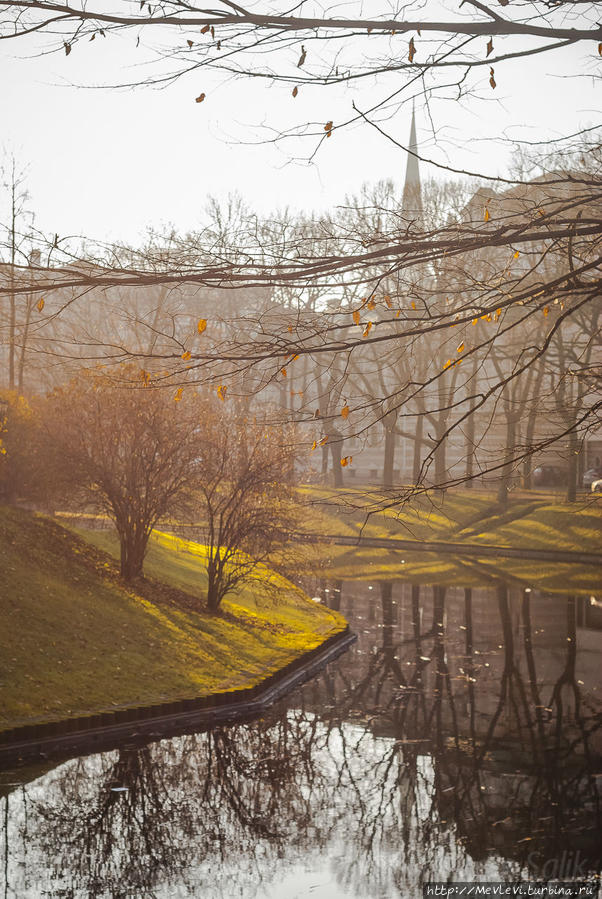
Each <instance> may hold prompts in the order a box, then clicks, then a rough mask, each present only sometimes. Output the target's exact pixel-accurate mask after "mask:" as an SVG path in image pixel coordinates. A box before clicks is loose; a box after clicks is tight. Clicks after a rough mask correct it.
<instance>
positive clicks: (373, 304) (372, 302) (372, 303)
mask: <svg viewBox="0 0 602 899" xmlns="http://www.w3.org/2000/svg"><path fill="white" fill-rule="evenodd" d="M375 308H376V303H375V302H374V300H370V301H369V303H368V309H375Z"/></svg>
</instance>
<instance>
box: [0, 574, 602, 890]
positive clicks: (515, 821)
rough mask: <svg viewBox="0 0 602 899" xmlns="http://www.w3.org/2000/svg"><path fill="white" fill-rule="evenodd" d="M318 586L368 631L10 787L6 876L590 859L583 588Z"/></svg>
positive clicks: (535, 870) (63, 884)
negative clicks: (273, 700) (214, 712)
mask: <svg viewBox="0 0 602 899" xmlns="http://www.w3.org/2000/svg"><path fill="white" fill-rule="evenodd" d="M371 586H372V585H371ZM322 587H323V589H324V591H326V589H328V593H327V594H326V593H325V595H327V596H328V597H329V601H330V604H332V605H335V606H338V607H340V608H341V609H342V611H343V612H345V613H346V614H347V615H348V616H349V617H350V618H351V617H352V616H351V615H350V612H349V604H350V603H349V601H348V600H352V601H353V610H354V615H355V625H356V626H357V629H358V631H359V641H358V646H357V648H356V649H355V650H354V651H352V652H351V653H349V654H348V655H347V656H345V657H344V658H343V659H340V660H338V661H337V662H335V663H333V664H332V665H331V666H329V667H328V668H327V669H326V670H325V671H324V672H322V673H321V674H320V675H319V676H318V677H317V678H315V679H314V680H313V681H312V682H311V683H310V684H308V685H306V686H305V687H304V688H302V689H301V690H299V691H297V693H295V694H294V695H293V696H291V697H290V698H289V699H288V701H287V702H283V703H281V704H280V705H278V706H276V707H274V708H273V709H272V710H271V711H270V712H269V714H267V715H266V716H265V717H264V718H263V719H261V720H257V721H254V722H252V723H250V724H244V725H238V726H236V727H221V728H217V729H214V730H213V731H210V732H207V733H200V734H194V735H186V736H182V737H176V738H174V739H172V740H164V741H161V742H157V743H149V744H148V745H144V746H134V745H126V746H123V747H121V748H120V749H119V750H117V751H115V752H109V753H104V754H102V755H96V756H90V757H87V758H81V759H75V760H71V761H69V762H67V763H65V764H63V765H61V766H60V767H58V768H56V769H55V770H54V771H51V772H50V773H48V774H46V775H44V776H43V777H41V778H38V779H36V780H32V782H31V783H28V784H25V785H24V786H23V787H21V788H20V789H19V790H15V791H14V792H12V793H10V795H9V796H8V797H7V799H6V800H5V802H6V803H7V809H8V814H7V815H3V817H2V820H3V821H4V837H3V840H2V845H3V847H4V848H3V849H2V853H3V856H4V857H3V860H2V870H3V872H4V873H3V875H2V876H3V877H4V895H5V896H18V897H26V896H32V897H36V899H37V897H38V896H42V895H48V896H64V897H67V896H73V897H75V896H88V897H92V896H94V897H97V896H99V897H100V896H107V897H123V899H126V897H128V899H129V897H143V896H157V897H160V896H172V895H178V896H197V895H200V894H201V893H202V895H203V896H206V897H220V899H221V897H224V899H233V897H235V896H242V897H245V899H246V897H254V896H257V897H262V896H269V897H270V899H277V897H281V896H282V897H284V896H285V895H287V894H286V893H285V892H279V889H280V888H282V889H283V890H284V886H282V884H283V883H284V878H285V876H286V871H287V869H289V868H290V867H293V866H294V865H296V864H297V865H299V867H300V869H301V867H302V868H304V869H305V870H310V871H314V872H318V871H321V872H323V871H324V870H326V871H328V872H330V873H329V875H328V876H329V877H330V878H331V879H332V881H337V882H338V884H339V885H340V887H341V888H342V889H344V890H346V891H347V894H348V895H349V896H351V897H354V896H357V897H359V896H361V897H363V899H369V897H381V896H382V897H393V896H395V895H400V896H404V895H408V894H413V893H414V892H415V890H416V888H417V886H418V884H419V883H420V882H421V880H429V879H446V878H449V879H460V880H461V879H468V880H470V879H473V878H475V877H480V878H481V879H487V878H490V879H501V880H504V879H512V878H513V877H518V876H521V875H522V876H523V877H527V876H531V877H536V876H544V877H545V876H552V877H553V876H556V877H558V876H564V877H566V878H567V879H569V878H570V877H571V876H572V875H573V874H574V875H575V876H577V877H579V876H583V875H584V874H585V873H586V871H589V872H591V871H595V870H597V868H598V866H599V858H597V856H596V832H598V833H599V831H600V823H601V822H600V807H599V796H598V792H597V778H596V774H597V773H599V772H600V759H601V747H602V743H601V739H600V735H601V731H600V723H601V719H600V707H599V704H598V703H597V702H596V701H595V699H594V697H595V695H596V694H595V691H594V690H593V689H592V678H593V677H595V671H596V670H597V668H596V665H599V655H597V654H596V652H595V651H594V648H595V644H594V643H593V642H592V641H590V644H591V646H590V645H589V644H588V643H587V640H586V639H585V638H586V637H587V636H588V635H589V636H590V637H591V636H592V634H591V633H590V632H588V631H587V630H584V629H583V628H579V629H578V627H577V620H578V613H579V609H578V605H579V602H581V601H580V600H579V601H578V600H576V599H575V598H568V599H563V600H559V599H554V598H552V597H548V598H542V597H539V596H538V597H536V598H534V597H533V596H532V594H531V593H530V592H528V591H522V590H520V589H517V588H514V587H510V588H509V587H508V586H507V585H506V584H502V583H497V584H494V585H492V586H491V587H489V588H473V589H471V588H466V589H465V590H459V589H458V588H445V587H441V586H439V587H435V588H424V587H418V586H417V585H409V584H406V585H404V584H399V583H397V584H393V583H392V582H387V581H384V582H381V583H380V584H378V585H377V591H380V593H378V592H377V591H371V592H370V593H368V591H367V589H365V587H366V585H357V584H342V583H341V582H337V583H335V584H332V585H331V586H330V587H328V588H327V587H326V584H323V585H322ZM347 597H348V598H347ZM371 619H372V620H371ZM584 635H585V636H584ZM580 641H585V642H584V647H585V648H583V647H581V649H580V646H579V644H580ZM588 646H589V648H588ZM580 653H581V654H580ZM582 660H584V661H582ZM580 664H581V665H582V668H583V671H586V672H587V670H588V665H589V675H590V677H589V683H587V682H586V683H583V681H582V680H581V679H580V677H579V676H578V674H579V665H580ZM583 666H585V667H583ZM583 677H585V678H588V675H587V673H586V674H584V675H583ZM594 683H595V682H594ZM18 778H20V779H22V780H23V781H26V780H27V772H26V771H25V770H23V771H20V772H17V773H16V774H15V773H14V772H13V780H17V779H18ZM568 853H571V854H570V855H569V854H568ZM571 865H572V869H571ZM562 866H564V867H562ZM44 891H46V892H44ZM325 895H327V894H325Z"/></svg>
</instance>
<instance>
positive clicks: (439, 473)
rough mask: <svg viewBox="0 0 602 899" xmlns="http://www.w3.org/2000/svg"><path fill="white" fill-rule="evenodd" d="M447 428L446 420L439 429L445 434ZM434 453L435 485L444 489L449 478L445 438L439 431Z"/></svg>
mask: <svg viewBox="0 0 602 899" xmlns="http://www.w3.org/2000/svg"><path fill="white" fill-rule="evenodd" d="M445 428H446V424H445V422H444V423H443V424H442V426H441V427H440V428H438V429H437V431H438V432H439V430H440V431H441V433H442V434H443V433H445ZM433 455H434V457H435V486H436V487H439V488H440V489H441V490H443V489H445V488H444V484H445V481H446V479H447V466H446V457H445V438H444V437H442V438H440V437H439V433H437V446H436V447H435V452H434V454H433Z"/></svg>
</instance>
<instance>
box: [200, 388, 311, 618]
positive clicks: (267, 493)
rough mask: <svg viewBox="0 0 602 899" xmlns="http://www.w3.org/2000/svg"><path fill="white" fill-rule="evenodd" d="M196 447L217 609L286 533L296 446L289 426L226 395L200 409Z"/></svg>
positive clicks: (291, 514)
mask: <svg viewBox="0 0 602 899" xmlns="http://www.w3.org/2000/svg"><path fill="white" fill-rule="evenodd" d="M221 395H222V396H223V397H224V394H223V393H222V394H221ZM218 404H219V405H218ZM199 447H200V448H201V449H200V451H201V461H200V471H201V476H200V478H199V481H198V487H197V494H198V497H199V504H200V514H201V517H202V523H201V526H200V537H201V541H202V542H203V543H204V544H205V546H206V552H207V577H208V584H207V607H208V609H209V610H210V611H212V612H216V611H217V610H218V609H219V607H220V605H221V602H222V600H223V598H224V596H226V595H227V594H228V593H231V592H233V591H236V590H238V589H239V588H240V587H242V585H243V584H244V583H245V582H247V581H248V580H249V579H251V578H252V577H253V576H254V573H255V572H256V570H257V567H258V566H260V565H261V564H262V563H264V562H265V561H266V560H267V559H268V557H269V556H270V555H271V554H272V553H273V552H274V551H275V550H276V549H278V548H280V547H282V546H283V544H284V543H286V542H287V540H288V538H289V536H290V533H291V530H292V529H293V527H294V522H295V510H294V501H295V497H294V496H293V493H292V485H293V483H294V480H295V478H294V464H295V455H296V448H297V447H296V440H295V436H294V433H293V430H292V429H291V428H289V427H283V426H275V425H274V424H270V423H269V422H268V420H267V419H266V418H263V419H259V418H252V417H250V416H249V415H247V414H245V410H244V408H242V407H241V406H240V404H237V403H226V400H225V397H224V399H223V405H222V404H221V403H219V401H217V400H216V401H215V402H214V403H213V404H212V406H210V407H209V408H208V409H207V410H206V411H205V412H204V414H203V419H202V421H201V423H200V429H199ZM296 500H297V502H298V498H296Z"/></svg>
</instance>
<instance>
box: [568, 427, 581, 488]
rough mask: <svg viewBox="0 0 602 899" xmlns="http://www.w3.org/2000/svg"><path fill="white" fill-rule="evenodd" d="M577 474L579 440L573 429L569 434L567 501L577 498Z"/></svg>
mask: <svg viewBox="0 0 602 899" xmlns="http://www.w3.org/2000/svg"><path fill="white" fill-rule="evenodd" d="M578 474H579V442H578V440H577V434H576V433H575V431H574V430H573V431H571V432H570V434H569V470H568V485H567V491H566V498H567V502H569V503H574V502H575V500H576V499H577V477H578Z"/></svg>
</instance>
